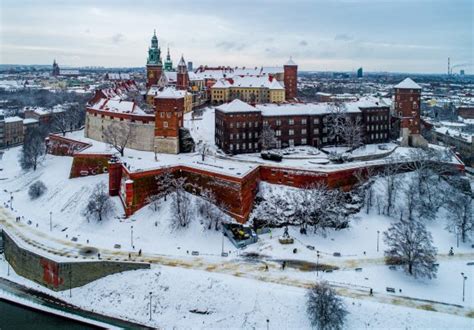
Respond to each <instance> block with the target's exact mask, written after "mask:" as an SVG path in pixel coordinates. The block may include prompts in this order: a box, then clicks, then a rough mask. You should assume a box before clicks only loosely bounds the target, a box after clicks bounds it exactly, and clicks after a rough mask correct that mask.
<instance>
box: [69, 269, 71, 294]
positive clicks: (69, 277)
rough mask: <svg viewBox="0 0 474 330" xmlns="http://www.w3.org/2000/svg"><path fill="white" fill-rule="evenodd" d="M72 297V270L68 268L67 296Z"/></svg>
mask: <svg viewBox="0 0 474 330" xmlns="http://www.w3.org/2000/svg"><path fill="white" fill-rule="evenodd" d="M71 297H72V270H69V298H71Z"/></svg>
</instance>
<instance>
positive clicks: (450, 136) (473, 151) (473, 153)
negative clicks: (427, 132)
mask: <svg viewBox="0 0 474 330" xmlns="http://www.w3.org/2000/svg"><path fill="white" fill-rule="evenodd" d="M431 134H432V137H433V140H434V141H433V142H434V143H437V144H441V145H445V146H450V147H453V148H454V151H455V152H457V153H458V154H459V156H460V157H461V159H462V161H463V162H464V163H465V164H466V165H468V166H471V167H472V166H474V138H473V136H472V135H470V134H465V133H462V132H460V131H458V130H455V129H450V128H448V127H435V128H433V129H432V130H431Z"/></svg>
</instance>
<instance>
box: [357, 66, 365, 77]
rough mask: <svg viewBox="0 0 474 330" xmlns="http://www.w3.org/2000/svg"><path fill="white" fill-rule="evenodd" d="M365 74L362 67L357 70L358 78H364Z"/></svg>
mask: <svg viewBox="0 0 474 330" xmlns="http://www.w3.org/2000/svg"><path fill="white" fill-rule="evenodd" d="M363 76H364V70H363V69H362V68H359V69H358V70H357V78H362V77H363Z"/></svg>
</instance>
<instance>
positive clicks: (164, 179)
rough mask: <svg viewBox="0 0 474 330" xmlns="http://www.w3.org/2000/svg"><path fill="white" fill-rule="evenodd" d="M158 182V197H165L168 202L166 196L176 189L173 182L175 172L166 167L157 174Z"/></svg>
mask: <svg viewBox="0 0 474 330" xmlns="http://www.w3.org/2000/svg"><path fill="white" fill-rule="evenodd" d="M155 180H156V183H157V185H158V191H159V193H158V194H157V196H158V198H159V199H161V198H164V200H165V202H166V197H167V196H168V194H170V193H171V192H172V191H174V188H173V183H174V176H173V173H172V171H171V170H170V169H168V168H166V169H164V170H163V172H161V173H160V174H158V175H157V176H155Z"/></svg>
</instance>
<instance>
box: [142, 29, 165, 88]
mask: <svg viewBox="0 0 474 330" xmlns="http://www.w3.org/2000/svg"><path fill="white" fill-rule="evenodd" d="M162 71H163V64H162V63H161V50H160V47H159V46H158V38H157V37H156V30H155V31H154V32H153V37H152V38H151V46H150V48H148V59H147V62H146V77H147V81H146V87H147V88H149V87H150V86H152V85H157V84H158V81H159V80H160V78H161V73H162Z"/></svg>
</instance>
